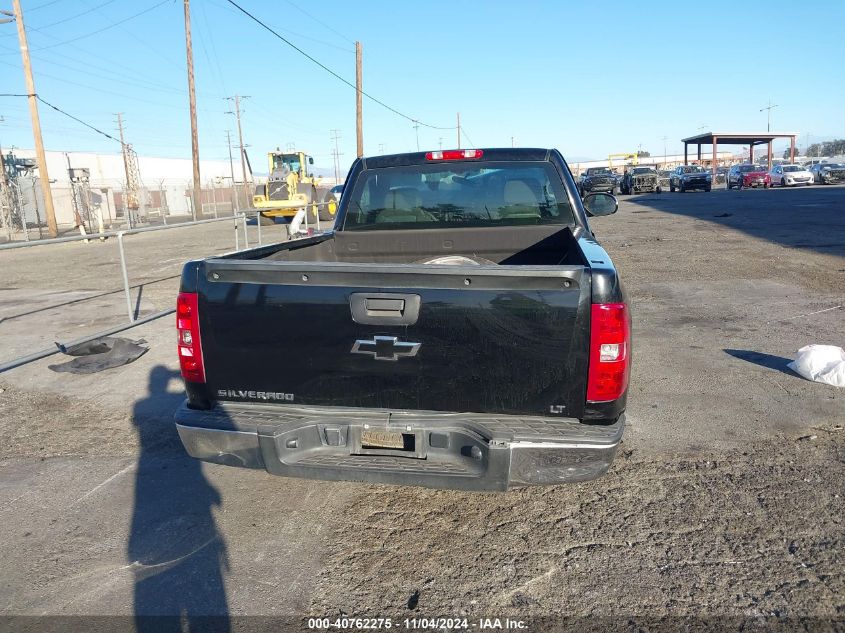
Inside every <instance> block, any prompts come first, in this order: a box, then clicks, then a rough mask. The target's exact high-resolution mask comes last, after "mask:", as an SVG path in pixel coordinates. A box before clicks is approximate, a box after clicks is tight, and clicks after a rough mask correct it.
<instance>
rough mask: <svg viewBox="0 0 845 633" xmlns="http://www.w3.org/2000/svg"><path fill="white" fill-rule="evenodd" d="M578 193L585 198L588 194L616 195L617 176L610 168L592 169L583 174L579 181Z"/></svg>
mask: <svg viewBox="0 0 845 633" xmlns="http://www.w3.org/2000/svg"><path fill="white" fill-rule="evenodd" d="M578 191H579V192H580V194H581V197H582V198H583V197H584V196H586V195H587V194H588V193H598V192H601V191H604V192H607V193H616V191H617V186H616V174H614V173H613V172H612V171H611V170H610V169H609V168H608V167H590V168H588V169H587V171H585V172H584V173H583V174H581V178H580V180H579V181H578Z"/></svg>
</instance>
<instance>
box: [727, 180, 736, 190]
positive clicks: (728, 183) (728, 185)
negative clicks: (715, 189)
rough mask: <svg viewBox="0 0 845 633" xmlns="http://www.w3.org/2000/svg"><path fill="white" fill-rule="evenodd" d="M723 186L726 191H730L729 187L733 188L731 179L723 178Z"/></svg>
mask: <svg viewBox="0 0 845 633" xmlns="http://www.w3.org/2000/svg"><path fill="white" fill-rule="evenodd" d="M725 188H726V189H727V190H728V191H730V190H731V189H733V188H734V187H733V185H732V184H731V179H730V178H728V179H727V180H725Z"/></svg>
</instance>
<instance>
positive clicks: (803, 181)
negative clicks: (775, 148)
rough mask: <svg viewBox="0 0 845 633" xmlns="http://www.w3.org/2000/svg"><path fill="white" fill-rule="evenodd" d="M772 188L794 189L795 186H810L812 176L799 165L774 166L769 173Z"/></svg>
mask: <svg viewBox="0 0 845 633" xmlns="http://www.w3.org/2000/svg"><path fill="white" fill-rule="evenodd" d="M769 178H771V180H772V187H775V186H778V185H780V186H781V187H794V186H796V185H812V184H813V174H811V173H810V171H809V170H808V169H807V168H806V167H802V166H801V165H775V166H774V167H772V170H771V171H770V172H769Z"/></svg>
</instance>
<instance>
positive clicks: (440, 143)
mask: <svg viewBox="0 0 845 633" xmlns="http://www.w3.org/2000/svg"><path fill="white" fill-rule="evenodd" d="M437 149H443V137H442V136H441V137H440V138H439V139H437Z"/></svg>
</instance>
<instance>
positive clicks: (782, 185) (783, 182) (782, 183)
mask: <svg viewBox="0 0 845 633" xmlns="http://www.w3.org/2000/svg"><path fill="white" fill-rule="evenodd" d="M780 186H781V187H786V179H784V178H781V179H780Z"/></svg>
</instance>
